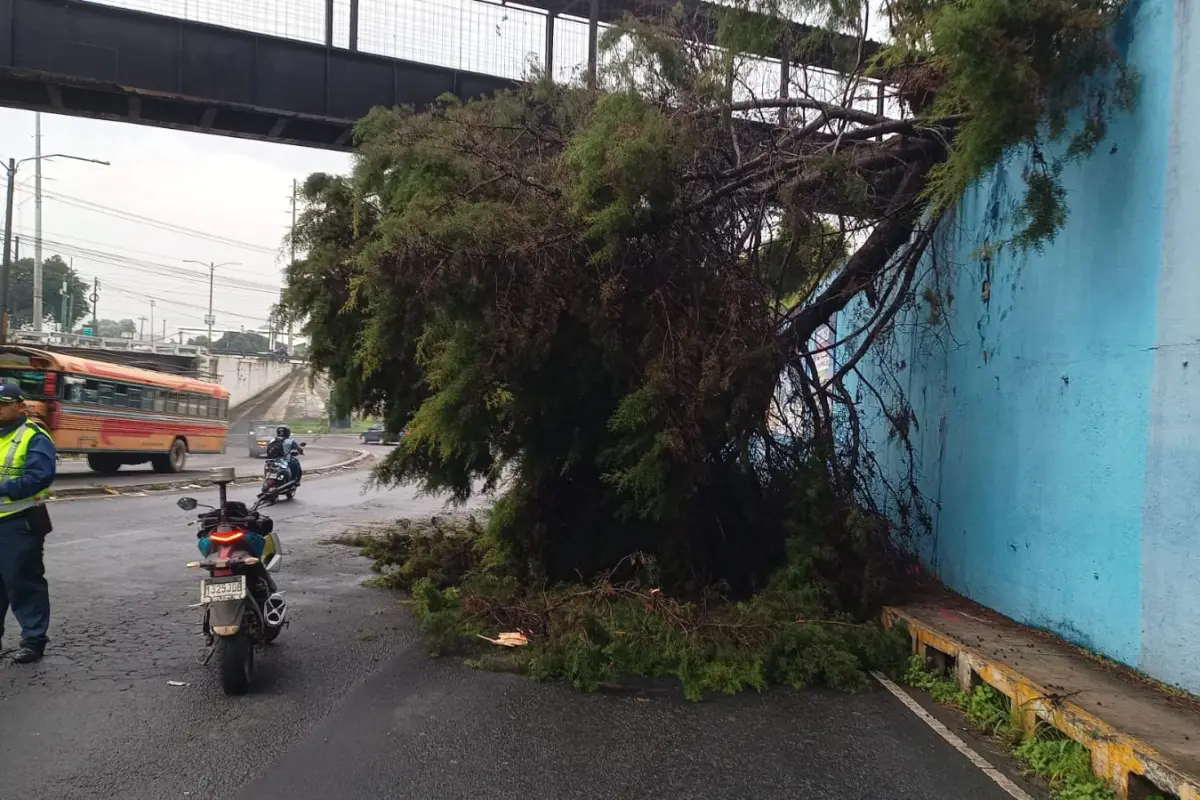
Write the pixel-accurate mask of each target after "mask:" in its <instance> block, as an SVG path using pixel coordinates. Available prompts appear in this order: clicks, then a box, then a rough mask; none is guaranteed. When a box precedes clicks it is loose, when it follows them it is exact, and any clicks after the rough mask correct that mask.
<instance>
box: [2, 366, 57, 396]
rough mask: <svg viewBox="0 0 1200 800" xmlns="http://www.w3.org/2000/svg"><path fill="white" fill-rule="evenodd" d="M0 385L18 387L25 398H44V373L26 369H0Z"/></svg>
mask: <svg viewBox="0 0 1200 800" xmlns="http://www.w3.org/2000/svg"><path fill="white" fill-rule="evenodd" d="M0 383H7V384H11V385H12V386H17V387H20V389H21V391H22V392H24V393H25V395H26V396H27V397H44V396H45V391H46V390H45V383H46V373H44V372H38V371H35V370H26V369H11V368H4V369H0Z"/></svg>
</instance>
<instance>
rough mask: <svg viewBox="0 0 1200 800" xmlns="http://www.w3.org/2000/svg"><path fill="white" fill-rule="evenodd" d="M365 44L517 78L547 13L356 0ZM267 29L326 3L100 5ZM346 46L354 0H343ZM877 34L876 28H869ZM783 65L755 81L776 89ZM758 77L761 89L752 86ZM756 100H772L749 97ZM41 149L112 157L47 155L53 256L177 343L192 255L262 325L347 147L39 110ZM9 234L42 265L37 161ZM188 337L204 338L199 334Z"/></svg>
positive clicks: (111, 302) (252, 323) (303, 33)
mask: <svg viewBox="0 0 1200 800" xmlns="http://www.w3.org/2000/svg"><path fill="white" fill-rule="evenodd" d="M360 1H361V6H360V37H359V38H360V47H361V48H362V49H363V50H365V51H369V52H375V53H380V54H384V55H390V56H397V57H401V58H407V59H412V60H415V61H422V62H425V63H431V64H437V65H439V66H446V67H451V68H458V69H467V70H473V71H479V72H487V73H491V74H501V75H505V76H509V77H519V76H520V75H522V74H523V73H524V72H525V69H526V67H527V65H528V63H529V60H530V57H531V54H534V55H536V56H538V57H540V54H541V50H542V43H543V42H544V41H545V22H544V19H545V18H544V16H543V15H541V14H534V13H530V12H528V11H523V10H521V9H519V8H514V7H512V6H511V5H510V6H508V7H500V6H498V5H495V4H492V3H488V2H478V1H477V0H360ZM100 2H103V3H105V4H108V5H117V6H122V7H126V8H131V9H135V10H139V11H149V12H154V13H161V14H168V15H171V16H176V17H184V18H187V19H192V20H199V21H203V22H209V23H214V24H222V25H228V26H231V27H237V28H242V29H249V30H254V31H256V32H259V33H266V34H274V35H285V36H288V37H290V38H300V39H307V40H321V39H322V37H323V25H324V23H323V15H324V12H323V9H324V0H100ZM336 4H337V20H338V25H339V27H338V36H337V38H338V40H339V41H338V42H337V43H338V44H342V45H344V43H345V39H346V35H345V30H346V18H347V16H348V14H347V12H346V4H347V0H336ZM872 27H874V26H872ZM586 36H587V31H586V25H585V24H583V23H581V22H579V21H571V20H560V21H559V23H558V25H557V26H556V28H555V62H556V63H555V66H556V69H555V73H556V77H558V78H560V79H567V78H569V77H570V76H571V75H572V74H573V73H575V72H576V71H577V70H578V69H579V68H580V66H581V65H582V63H583V61H584V60H585V58H586V55H585V54H586ZM777 75H778V68H777V67H768V68H767V69H765V70H763V71H761V76H762V80H764V81H765V82H766V83H771V82H772V81H773V80H777V77H775V76H777ZM756 82H758V81H756ZM754 91H755V92H756V93H760V92H762V91H763V89H762V88H760V87H755V88H754ZM41 119H42V136H43V139H42V152H43V154H50V153H67V154H70V155H74V156H81V157H84V158H93V159H98V160H102V161H108V162H111V166H108V167H104V166H99V165H95V164H88V163H82V162H78V161H70V160H58V161H43V162H42V163H43V186H42V188H43V197H44V199H43V206H42V229H43V230H42V237H43V242H44V244H43V256H44V257H48V256H50V255H52V254H59V255H61V256H63V258H65V259H67V260H68V261H71V260H73V263H74V267H75V269H76V271H77V272H78V273H79V274H80V275H81V276H82V277H83V278H84V279H85V280H89V281H90V280H91V279H93V278H99V279H100V284H101V287H100V302H99V304H98V305H99V315H100V317H101V318H110V319H120V318H132V319H135V320H136V319H137V318H138V317H142V316H145V317H147V323H146V324H147V327H148V326H149V317H150V316H151V307H150V302H151V300H152V299H153V300H154V302H155V308H154V310H153V315H154V321H155V323H154V328H155V330H156V331H158V332H160V333H161V331H162V325H163V321H164V320H165V321H166V323H167V332H168V334H169V335H172V336H177V335H178V331H179V329H180V328H201V327H203V322H204V315H205V313H206V310H207V305H208V275H207V270H206V269H205V268H204V267H201V266H199V265H196V264H188V263H186V261H188V260H195V261H202V262H206V263H207V262H217V263H221V262H230V261H232V262H240V264H241V265H240V266H230V267H224V268H221V269H219V270H218V271H217V278H216V281H215V292H214V301H213V307H214V313H215V316H216V320H217V328H218V329H233V330H237V329H240V328H242V327H245V328H246V329H258V328H263V327H264V326H265V325H266V319H267V313H268V311H269V309H270V307H271V305H272V304H273V303H274V302H275V301H276V299H277V297H278V290H279V287H280V284H281V270H282V267H283V264H284V259H283V251H282V241H283V237H284V235H285V234H286V231H287V226H288V224H289V222H290V220H291V210H290V204H289V198H290V195H291V191H292V181H293V180H303V179H304V178H305V177H306V176H307V175H309V174H310V173H312V172H315V171H326V172H343V171H345V170H347V169H348V168H349V167H350V164H351V160H350V157H349V156H348V155H346V154H342V153H333V152H328V151H321V150H313V149H308V148H299V147H292V146H289V145H280V144H267V143H261V142H251V141H242V140H238V139H229V138H224V137H219V136H213V135H205V134H194V133H181V132H176V131H169V130H163V129H157V128H151V127H145V126H139V125H131V124H128V123H119V122H102V121H98V120H88V119H77V118H72V117H63V116H54V115H50V114H43V115H42V118H41ZM34 147H35V144H34V114H33V113H31V112H25V111H15V110H11V109H0V158H3V159H5V160H7V159H8V158H9V157H12V158H16V159H18V160H20V159H22V158H28V157H30V156H32V155H33V154H34ZM17 181H18V186H17V193H16V202H17V205H16V211H15V213H14V226H13V227H14V229H15V232H16V234H17V235H18V236H20V237H21V255H22V256H26V255H32V253H33V234H34V217H35V214H34V205H35V204H34V199H33V198H34V192H33V185H34V165H33V164H32V163H29V164H24V165H22V166H21V168H20V171H19V174H18V178H17ZM193 335H194V334H193Z"/></svg>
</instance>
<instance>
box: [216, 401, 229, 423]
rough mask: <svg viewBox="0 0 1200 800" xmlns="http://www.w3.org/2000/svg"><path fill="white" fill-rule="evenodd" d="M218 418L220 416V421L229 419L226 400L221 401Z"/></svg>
mask: <svg viewBox="0 0 1200 800" xmlns="http://www.w3.org/2000/svg"><path fill="white" fill-rule="evenodd" d="M218 416H220V418H221V419H229V400H228V399H222V400H221V410H220V412H219V414H218Z"/></svg>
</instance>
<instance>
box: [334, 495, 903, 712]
mask: <svg viewBox="0 0 1200 800" xmlns="http://www.w3.org/2000/svg"><path fill="white" fill-rule="evenodd" d="M336 541H337V543H340V544H345V545H350V546H354V547H358V548H360V549H361V550H362V552H363V554H364V555H366V556H368V557H370V558H373V559H374V560H375V563H374V564H373V565H372V568H373V569H374V571H375V572H376V573H378V574H377V576H376V577H375V578H373V579H371V581H370V583H371V584H372V585H375V586H379V587H385V588H390V589H400V590H404V591H407V592H409V593H410V598H409V599H408V600H407V601H406V604H407V605H408V606H409V608H410V609H411V610H412V613H413V616H414V619H415V620H416V622H417V624H418V626H419V627H420V629H421V631H422V632H423V634H424V638H425V642H426V644H427V646H428V649H429V652H430V654H431V655H444V654H455V655H462V656H464V657H466V658H467V663H468V664H470V665H471V666H475V667H483V668H488V669H497V670H505V671H516V672H520V673H523V674H526V675H529V676H531V677H533V678H536V679H538V680H564V681H567V682H569V683H570V684H571V685H573V686H575V687H576V688H578V689H580V690H583V691H592V690H595V689H597V688H599V687H601V686H602V685H604V684H606V683H610V682H613V681H619V680H621V679H623V678H629V677H634V676H649V677H662V678H675V679H677V680H678V681H679V682H680V684H681V685H682V688H683V692H684V695H685V696H686V697H687V698H688V699H690V700H699V699H701V698H702V697H703V696H704V695H705V694H706V693H710V692H717V693H722V694H735V693H738V692H742V691H745V690H749V689H752V690H756V691H762V690H763V689H765V688H767V687H768V686H790V687H794V688H797V689H799V688H804V687H809V686H826V687H831V688H834V689H839V690H844V691H861V690H864V689H866V688H868V687H869V686H870V685H871V679H870V675H869V673H870V671H871V670H879V671H881V672H884V673H887V674H890V675H893V676H896V677H898V676H899V674H900V673H901V672H902V671H903V668H904V664H905V657H906V656H907V654H908V650H909V637H908V634H907V632H905V631H903V630H896V629H893V630H888V629H884V628H882V627H881V626H879V625H878V624H875V623H874V622H864V621H862V620H856V619H853V618H852V617H850V616H848V615H845V614H837V613H831V612H829V611H828V607H829V603H828V601H827V599H826V597H825V596H824V594H823V593H822V590H821V589H820V587H819V586H818V585H816V584H815V583H813V582H809V581H807V580H805V579H804V577H803V572H804V571H803V569H802V568H800V567H798V566H797V565H795V564H792V565H789V568H788V569H786V570H784V571H782V572H781V573H780V575H779V576H777V579H776V580H773V581H772V582H771V584H770V585H769V586H768V587H766V588H765V589H763V590H762V591H760V592H758V593H757V594H755V595H753V596H751V597H749V598H743V599H735V598H731V597H729V596H727V595H726V594H725V593H723V592H722V591H721V590H720V589H719V588H712V589H709V590H706V591H698V592H696V593H695V594H694V596H690V597H673V596H668V595H667V594H666V593H664V592H663V591H661V590H660V589H659V588H657V585H656V584H657V582H656V576H657V574H658V569H657V565H656V563H655V561H654V559H652V558H650V557H648V556H646V555H644V554H641V553H635V554H632V555H630V556H628V557H626V558H625V559H623V560H622V561H621V563H619V564H618V565H617V566H616V567H615V568H614V569H613V570H612V571H611V572H610V573H608V574H605V575H602V576H599V577H597V578H595V579H594V580H591V581H589V582H582V581H581V582H578V583H572V584H566V585H557V586H550V585H541V586H536V587H528V586H523V585H521V584H520V583H519V582H518V581H517V580H515V579H513V578H512V577H509V576H508V574H507V573H506V572H505V570H504V569H503V568H502V565H500V564H499V562H498V556H497V555H496V549H495V548H494V547H493V545H492V543H491V541H490V539H489V537H488V534H487V532H486V528H485V526H484V525H482V524H480V523H479V522H478V521H477V520H476V519H475V518H474V517H462V516H457V517H456V516H445V517H434V518H432V519H430V520H420V521H417V520H399V521H398V522H396V523H395V524H393V525H391V526H388V527H387V528H385V529H382V530H358V531H352V532H350V533H348V534H347V535H345V536H342V537H340V538H339V539H337V540H336ZM504 631H519V632H521V633H522V634H524V635H525V636H526V638H527V639H528V641H529V644H528V645H526V646H523V647H515V648H511V649H506V648H498V647H496V646H495V645H493V644H491V643H489V642H486V641H484V640H483V639H481V638H480V637H481V636H488V637H495V636H496V635H497V634H498V633H500V632H504Z"/></svg>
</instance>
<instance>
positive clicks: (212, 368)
mask: <svg viewBox="0 0 1200 800" xmlns="http://www.w3.org/2000/svg"><path fill="white" fill-rule="evenodd" d="M183 263H185V264H199V265H200V266H202V267H208V316H206V317H205V318H204V324H205V325H206V326H208V354H209V355H208V365H209V372H210V373H211V375H212V378H213V380H216V377H217V367H216V364H214V363H213V360H212V352H213V338H212V337H213V325H214V324H216V321H217V320H216V317H214V316H213V282H214V279H215V278H216V275H217V267H240V266H242V264H241V262H240V261H226V262H224V263H222V264H217V263H215V262H213V261H209V262H208V263H207V264H206V263H204V262H203V261H195V260H193V259H190V258H187V259H184V262H183Z"/></svg>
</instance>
